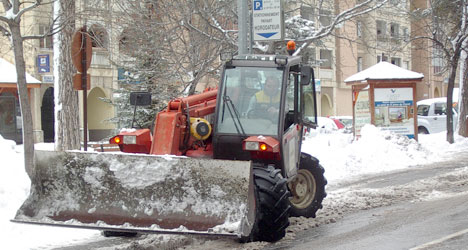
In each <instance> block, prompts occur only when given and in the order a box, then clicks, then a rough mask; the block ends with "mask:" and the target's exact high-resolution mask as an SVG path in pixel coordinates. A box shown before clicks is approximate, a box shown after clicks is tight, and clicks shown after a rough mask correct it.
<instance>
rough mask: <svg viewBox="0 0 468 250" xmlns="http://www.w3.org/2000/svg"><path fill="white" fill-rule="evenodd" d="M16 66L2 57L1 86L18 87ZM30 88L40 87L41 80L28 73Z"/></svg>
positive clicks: (0, 68) (27, 80)
mask: <svg viewBox="0 0 468 250" xmlns="http://www.w3.org/2000/svg"><path fill="white" fill-rule="evenodd" d="M16 82H17V77H16V67H15V65H14V64H11V63H9V62H8V61H6V60H5V59H3V58H0V88H16ZM26 82H27V85H28V88H39V87H40V84H41V81H39V80H37V79H36V78H34V77H32V76H31V75H30V74H28V73H26Z"/></svg>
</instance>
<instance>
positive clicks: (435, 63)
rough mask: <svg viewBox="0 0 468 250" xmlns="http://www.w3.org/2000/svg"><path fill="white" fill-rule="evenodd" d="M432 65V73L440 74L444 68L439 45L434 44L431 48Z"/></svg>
mask: <svg viewBox="0 0 468 250" xmlns="http://www.w3.org/2000/svg"><path fill="white" fill-rule="evenodd" d="M432 67H433V68H434V74H440V73H442V71H443V68H444V57H443V52H442V49H441V47H440V45H434V48H433V49H432Z"/></svg>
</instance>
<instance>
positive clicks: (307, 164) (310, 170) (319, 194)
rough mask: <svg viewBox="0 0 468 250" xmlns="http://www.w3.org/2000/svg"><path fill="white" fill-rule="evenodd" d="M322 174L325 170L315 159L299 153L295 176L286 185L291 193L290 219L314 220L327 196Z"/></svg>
mask: <svg viewBox="0 0 468 250" xmlns="http://www.w3.org/2000/svg"><path fill="white" fill-rule="evenodd" d="M324 172H325V169H324V168H323V167H322V166H321V165H320V164H319V161H318V160H317V158H315V157H312V156H310V155H308V154H305V153H301V161H300V163H299V169H298V173H297V176H296V178H295V179H294V180H293V181H292V182H291V183H289V185H288V186H289V190H290V192H291V198H290V203H291V212H290V216H291V217H299V216H303V217H306V218H315V214H316V212H317V210H319V209H321V208H322V201H323V199H324V198H325V197H326V196H327V193H326V192H325V186H326V185H327V179H326V178H325V176H324Z"/></svg>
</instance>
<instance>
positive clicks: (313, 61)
mask: <svg viewBox="0 0 468 250" xmlns="http://www.w3.org/2000/svg"><path fill="white" fill-rule="evenodd" d="M302 59H303V60H304V61H303V62H304V63H305V64H308V65H317V56H316V53H315V48H307V49H306V50H305V53H304V56H303V57H302Z"/></svg>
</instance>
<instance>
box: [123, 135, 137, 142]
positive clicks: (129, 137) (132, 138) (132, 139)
mask: <svg viewBox="0 0 468 250" xmlns="http://www.w3.org/2000/svg"><path fill="white" fill-rule="evenodd" d="M123 144H136V135H124V136H123Z"/></svg>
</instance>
